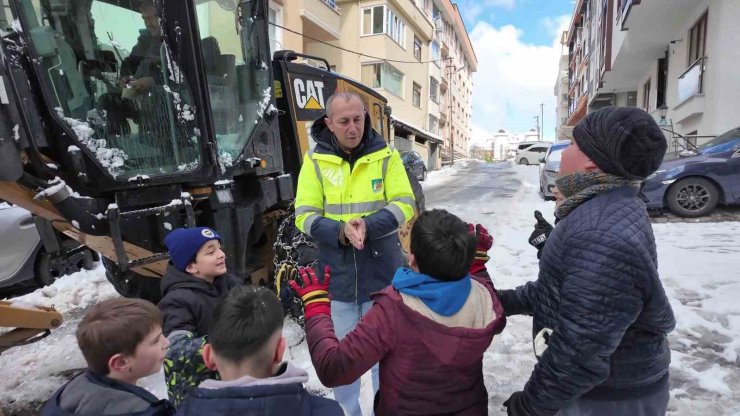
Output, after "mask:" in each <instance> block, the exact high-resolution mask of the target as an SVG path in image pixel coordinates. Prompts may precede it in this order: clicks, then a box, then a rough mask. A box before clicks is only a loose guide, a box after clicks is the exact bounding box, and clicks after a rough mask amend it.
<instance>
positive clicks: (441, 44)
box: [423, 0, 478, 162]
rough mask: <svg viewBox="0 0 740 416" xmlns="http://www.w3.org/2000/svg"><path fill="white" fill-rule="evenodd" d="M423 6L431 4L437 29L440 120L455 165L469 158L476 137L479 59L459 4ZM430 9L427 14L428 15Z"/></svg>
mask: <svg viewBox="0 0 740 416" xmlns="http://www.w3.org/2000/svg"><path fill="white" fill-rule="evenodd" d="M423 3H424V4H425V5H427V4H430V3H431V4H430V6H431V12H432V19H433V21H434V24H435V28H436V30H435V36H434V39H433V40H432V45H431V48H432V56H433V57H437V56H438V57H439V58H441V62H440V65H439V68H440V71H441V75H440V77H441V78H440V105H439V109H440V119H439V120H440V129H441V134H442V136H443V137H444V138H445V151H444V153H443V159H444V161H445V162H451V161H452V160H454V158H455V157H465V156H468V149H469V147H470V143H471V136H472V123H471V117H472V112H473V74H474V73H475V72H476V71H477V70H478V58H477V57H476V56H475V51H474V50H473V44H472V43H471V42H470V38H469V37H468V32H467V30H466V28H465V23H464V22H463V20H462V16H461V15H460V10H459V9H458V7H457V4H454V3H452V2H451V1H449V0H433V1H429V0H424V1H423ZM428 7H429V6H426V7H425V10H427V11H428V10H429V9H428ZM437 51H438V52H437ZM433 59H435V61H440V60H438V59H436V58H433Z"/></svg>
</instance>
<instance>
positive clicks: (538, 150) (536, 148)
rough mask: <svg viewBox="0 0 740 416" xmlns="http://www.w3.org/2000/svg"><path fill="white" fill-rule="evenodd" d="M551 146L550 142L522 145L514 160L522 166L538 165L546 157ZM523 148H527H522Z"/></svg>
mask: <svg viewBox="0 0 740 416" xmlns="http://www.w3.org/2000/svg"><path fill="white" fill-rule="evenodd" d="M530 143H531V142H530ZM551 144H552V143H550V142H534V143H532V144H529V143H526V142H525V143H520V144H519V147H518V148H517V151H516V158H515V159H514V160H516V163H518V164H520V165H531V164H537V163H539V160H540V159H542V158H543V157H545V153H547V149H549V148H550V145H551ZM522 146H525V147H524V148H521V147H522Z"/></svg>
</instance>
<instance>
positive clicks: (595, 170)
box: [499, 107, 675, 416]
mask: <svg viewBox="0 0 740 416" xmlns="http://www.w3.org/2000/svg"><path fill="white" fill-rule="evenodd" d="M573 136H574V141H573V142H572V143H571V145H570V146H569V147H568V148H567V149H566V150H564V151H563V155H562V161H561V165H560V174H559V175H560V177H559V179H558V180H557V182H556V185H557V188H558V190H559V191H560V192H561V193H562V196H563V198H564V199H563V200H562V201H561V202H560V204H559V205H558V207H557V209H556V217H558V219H559V222H558V225H557V227H555V228H554V229H553V230H552V231H551V233H550V235H549V237H548V238H547V239H546V244H544V241H543V247H542V257H541V260H540V272H539V277H538V279H537V280H536V281H534V282H529V283H527V284H526V285H524V286H520V287H518V288H516V289H515V290H501V291H499V297H500V299H501V302H502V303H503V306H504V310H505V311H506V314H507V315H514V314H529V315H532V316H533V321H534V322H533V335H534V336H535V342H534V344H535V354H536V355H537V358H538V363H537V365H536V366H535V368H534V371H533V372H532V374H531V376H530V378H529V381H528V382H527V383H526V384H525V386H524V388H523V390H522V391H519V392H516V393H514V394H513V395H512V396H511V397H510V398H509V399H508V400H507V401H506V402H505V403H504V406H506V408H507V413H508V414H509V415H516V416H520V415H525V416H527V415H553V414H557V415H560V416H578V415H600V416H602V415H603V416H611V415H630V416H641V415H650V416H654V415H664V414H665V412H666V409H667V406H668V399H669V390H668V387H669V386H668V367H669V364H670V359H671V356H670V349H669V345H668V338H667V334H668V333H669V332H671V331H672V330H673V329H674V327H675V318H674V315H673V311H672V309H671V306H670V303H669V301H668V298H667V296H666V294H665V291H664V289H663V286H662V283H661V281H660V278H659V276H658V264H657V254H656V247H655V238H654V236H653V231H652V227H651V225H650V222H649V220H648V215H647V210H646V207H645V204H644V203H643V202H642V200H641V199H640V198H639V197H638V192H639V185H640V182H641V181H642V180H643V179H644V178H646V177H647V176H649V175H650V174H652V173H653V172H654V171H655V170H656V169H657V168H658V167H659V166H660V163H661V162H662V159H663V156H664V154H665V151H666V139H665V137H664V136H663V133H662V132H661V131H660V128H659V127H658V126H657V124H656V123H655V121H654V120H653V119H652V117H650V115H649V114H647V113H646V112H644V111H643V110H640V109H636V108H617V107H607V108H604V109H601V110H598V111H596V112H594V113H591V114H589V115H587V116H586V117H585V118H584V119H583V120H582V121H581V122H580V123H579V124H578V125H577V126H576V127H575V129H574V131H573Z"/></svg>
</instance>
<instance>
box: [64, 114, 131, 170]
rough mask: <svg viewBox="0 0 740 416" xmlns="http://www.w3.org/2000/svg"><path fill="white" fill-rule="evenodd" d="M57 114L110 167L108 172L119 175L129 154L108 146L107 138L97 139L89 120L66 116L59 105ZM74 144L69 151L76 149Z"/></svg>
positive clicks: (102, 162)
mask: <svg viewBox="0 0 740 416" xmlns="http://www.w3.org/2000/svg"><path fill="white" fill-rule="evenodd" d="M55 110H56V112H57V115H58V116H59V117H60V118H61V119H63V120H64V121H65V122H66V123H67V125H69V127H71V128H72V130H73V131H74V133H75V135H76V136H77V139H78V140H79V141H80V142H81V143H82V144H83V145H85V147H87V148H88V149H90V151H91V152H93V153H95V157H96V158H97V159H98V162H100V164H101V165H102V166H103V167H104V168H106V169H108V172H109V173H110V174H111V175H113V176H118V174H119V173H120V171H121V168H122V167H123V163H124V161H125V160H126V159H128V155H126V153H125V152H124V151H123V150H121V149H118V148H115V147H111V148H109V147H108V142H107V141H106V140H105V139H96V138H95V130H93V129H92V127H90V125H89V124H88V123H87V122H84V121H80V120H76V119H74V118H70V117H65V115H64V111H63V110H62V109H61V108H59V107H57V108H55ZM74 150H75V149H73V146H69V147H68V148H67V151H74Z"/></svg>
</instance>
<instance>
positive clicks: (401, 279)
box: [391, 267, 471, 316]
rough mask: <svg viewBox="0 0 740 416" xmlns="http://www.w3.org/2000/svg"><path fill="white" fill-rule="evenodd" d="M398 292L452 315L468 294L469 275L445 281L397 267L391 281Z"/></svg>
mask: <svg viewBox="0 0 740 416" xmlns="http://www.w3.org/2000/svg"><path fill="white" fill-rule="evenodd" d="M391 284H392V285H393V287H394V288H396V290H398V291H399V292H401V293H403V294H406V295H410V296H414V297H417V298H419V299H421V301H422V302H424V304H425V305H427V307H429V309H431V310H433V311H434V312H436V313H438V314H440V315H442V316H452V315H454V314H456V313H457V312H459V311H460V309H462V307H463V305H464V304H465V301H467V300H468V296H469V295H470V287H471V282H470V276H469V275H466V276H465V277H463V278H462V279H460V280H455V281H451V282H445V281H442V280H437V279H435V278H433V277H431V276H428V275H425V274H421V273H417V272H415V271H413V270H411V269H407V268H403V267H402V268H399V269H398V270H397V271H396V275H395V276H393V282H391Z"/></svg>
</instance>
